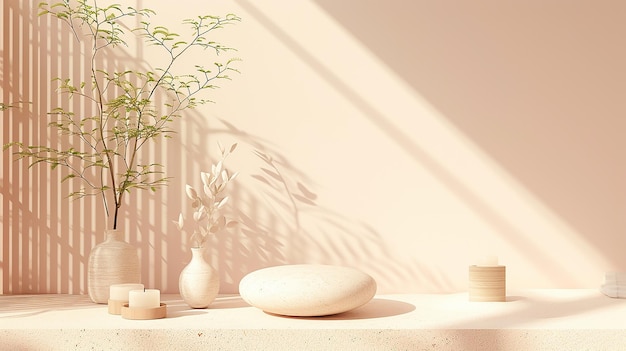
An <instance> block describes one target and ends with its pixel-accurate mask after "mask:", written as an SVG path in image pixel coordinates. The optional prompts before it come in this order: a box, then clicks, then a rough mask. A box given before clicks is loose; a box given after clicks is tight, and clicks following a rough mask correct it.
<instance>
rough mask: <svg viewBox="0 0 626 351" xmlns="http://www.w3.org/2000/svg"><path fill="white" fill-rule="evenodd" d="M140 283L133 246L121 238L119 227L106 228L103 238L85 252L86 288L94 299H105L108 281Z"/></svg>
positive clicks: (98, 300)
mask: <svg viewBox="0 0 626 351" xmlns="http://www.w3.org/2000/svg"><path fill="white" fill-rule="evenodd" d="M124 283H141V267H140V265H139V255H138V254H137V249H136V248H135V247H134V246H132V245H131V244H129V243H127V242H125V241H124V233H123V232H122V231H120V230H117V229H113V230H107V232H106V239H105V240H104V241H103V242H102V243H100V244H98V245H96V246H94V248H93V249H92V250H91V254H90V255H89V264H88V268H87V291H88V292H89V298H91V301H93V302H95V303H107V302H108V300H109V287H110V286H111V285H112V284H124Z"/></svg>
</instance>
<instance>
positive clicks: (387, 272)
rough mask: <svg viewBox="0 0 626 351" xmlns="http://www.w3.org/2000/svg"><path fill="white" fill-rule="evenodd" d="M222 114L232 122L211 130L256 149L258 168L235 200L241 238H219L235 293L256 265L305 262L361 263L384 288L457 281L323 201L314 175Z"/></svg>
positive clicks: (219, 250) (253, 164)
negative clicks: (398, 254) (402, 254)
mask: <svg viewBox="0 0 626 351" xmlns="http://www.w3.org/2000/svg"><path fill="white" fill-rule="evenodd" d="M220 121H221V123H222V124H223V125H224V126H225V129H212V130H205V131H204V133H208V134H209V135H214V136H215V135H220V134H225V135H229V137H234V138H235V139H236V140H238V141H241V142H243V143H245V144H247V146H248V147H249V148H250V150H251V153H252V154H254V156H255V158H252V159H251V160H250V161H248V162H249V166H250V168H251V169H253V170H254V171H251V173H250V174H249V179H248V180H249V182H247V183H246V184H238V185H237V186H236V188H238V189H239V190H238V191H237V193H236V196H235V197H234V198H233V201H232V203H233V204H234V206H235V208H233V210H234V216H235V217H236V218H237V220H238V221H239V222H240V226H239V231H238V236H239V238H237V237H234V238H233V237H230V238H229V239H227V240H226V241H218V242H217V245H216V247H215V249H214V250H213V252H214V253H215V254H217V255H227V256H229V257H227V258H226V259H220V264H225V265H226V267H224V269H223V268H220V269H219V270H220V271H221V272H222V274H224V275H226V277H225V278H226V286H225V289H226V291H228V292H236V291H237V285H238V282H239V281H240V280H241V278H242V277H243V276H244V275H245V274H247V273H248V272H250V271H253V270H256V269H259V268H263V267H266V266H271V265H278V264H298V263H317V264H334V265H345V266H353V267H358V268H359V269H361V270H363V271H364V272H366V273H368V274H370V275H372V277H374V279H375V280H376V281H377V283H378V285H379V286H380V287H385V286H401V285H402V282H406V281H412V282H420V281H422V282H425V281H428V282H429V284H432V285H435V286H437V288H439V289H442V290H444V289H449V288H450V286H451V284H450V282H449V281H447V280H446V278H445V277H444V276H443V274H440V272H436V271H434V270H433V269H432V268H429V267H426V266H424V265H421V264H419V263H418V262H417V261H415V260H414V261H411V262H408V263H407V262H403V263H404V264H403V265H399V264H397V263H395V261H394V256H393V254H392V252H390V250H388V249H387V247H386V244H385V242H384V240H383V239H382V238H381V236H380V234H379V233H377V232H376V231H375V230H373V229H372V228H371V227H369V226H368V225H367V224H365V223H361V222H358V221H355V220H352V219H350V218H346V217H345V216H344V215H342V214H341V213H337V212H336V211H334V210H332V209H331V208H328V207H324V206H321V205H319V204H318V201H317V200H318V199H317V195H316V194H315V191H314V187H313V186H311V185H310V184H311V183H313V182H314V181H313V180H312V179H309V178H308V176H307V175H306V174H304V173H302V172H301V171H299V170H298V168H297V167H296V166H294V165H293V164H292V163H291V162H290V161H289V160H288V159H286V158H285V157H284V156H283V155H282V153H281V152H280V151H279V150H277V149H276V148H275V147H272V146H271V143H269V142H267V141H265V140H263V139H262V138H259V137H258V136H255V135H251V134H249V133H247V132H245V131H242V130H240V129H239V128H237V127H236V126H235V125H233V124H231V123H229V122H228V121H225V120H220ZM197 127H201V126H197ZM239 179H240V180H242V179H241V177H240V178H239ZM231 240H232V241H231ZM220 267H222V266H220Z"/></svg>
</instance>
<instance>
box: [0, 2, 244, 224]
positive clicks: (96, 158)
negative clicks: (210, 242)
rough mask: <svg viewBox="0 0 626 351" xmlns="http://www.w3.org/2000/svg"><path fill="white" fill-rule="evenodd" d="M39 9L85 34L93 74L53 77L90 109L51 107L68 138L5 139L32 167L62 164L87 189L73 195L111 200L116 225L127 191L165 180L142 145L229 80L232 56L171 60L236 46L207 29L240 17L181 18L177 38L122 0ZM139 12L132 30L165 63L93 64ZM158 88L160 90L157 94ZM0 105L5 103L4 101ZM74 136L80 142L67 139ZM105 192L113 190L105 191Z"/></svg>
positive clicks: (166, 133)
mask: <svg viewBox="0 0 626 351" xmlns="http://www.w3.org/2000/svg"><path fill="white" fill-rule="evenodd" d="M39 9H40V12H39V15H51V16H52V17H54V18H56V19H58V20H60V21H62V22H64V23H65V24H67V26H68V27H69V29H70V30H71V32H72V33H73V35H74V37H75V38H76V40H78V41H84V40H89V43H90V48H91V51H90V53H89V55H90V62H91V67H90V79H89V80H88V81H82V82H73V81H72V80H71V79H69V78H57V79H56V82H57V83H58V88H57V91H58V92H59V93H60V94H63V95H65V96H67V97H68V99H81V100H82V101H83V102H84V104H85V106H86V108H85V110H86V111H93V113H91V114H88V115H83V114H78V113H76V112H74V111H71V110H69V109H66V108H63V107H56V108H54V109H52V110H51V111H50V113H49V114H50V115H51V116H56V119H55V120H53V121H51V122H50V123H49V126H50V127H51V128H53V129H56V131H57V132H58V133H59V135H62V136H66V137H67V138H68V141H69V142H68V143H65V144H64V146H61V147H53V146H40V145H25V144H23V143H20V142H13V143H9V144H7V145H5V146H4V148H5V149H7V148H11V147H16V148H18V151H16V152H15V155H16V156H17V158H18V159H21V158H30V159H31V160H32V161H31V164H30V167H32V166H34V165H36V164H39V163H48V164H50V165H51V166H52V168H53V169H56V168H57V167H59V166H61V168H64V169H66V170H67V171H68V174H67V175H66V176H65V177H63V181H66V180H70V179H80V180H82V181H83V183H84V185H85V187H84V188H81V189H80V190H78V191H74V192H72V193H70V194H69V196H70V197H73V198H81V197H84V196H91V195H101V197H102V200H103V203H104V207H105V210H106V213H107V215H109V213H110V207H111V206H110V204H109V201H112V206H113V209H114V213H113V228H117V220H118V215H119V209H120V207H121V206H122V204H123V199H124V195H125V194H127V193H130V191H131V190H132V189H141V190H152V191H156V190H157V189H158V188H159V187H161V186H163V185H165V184H167V181H168V178H167V177H165V176H164V175H163V173H164V172H163V171H162V168H163V165H161V164H160V163H158V162H148V163H145V164H139V163H138V158H139V151H140V149H141V148H142V147H143V146H144V145H146V143H148V142H149V141H156V140H157V139H158V138H160V137H165V138H168V137H171V134H173V133H174V130H173V129H172V127H171V123H172V122H174V121H175V120H176V118H178V117H181V113H182V112H183V111H184V110H185V109H189V108H194V107H197V106H198V105H200V104H205V103H207V102H210V100H208V99H206V98H204V97H203V96H202V93H203V92H204V91H205V90H207V89H215V88H217V87H218V86H217V84H216V81H218V80H223V79H230V76H229V73H230V72H238V71H237V69H235V68H234V67H232V65H233V63H235V62H236V61H238V59H237V58H230V59H227V60H226V61H225V62H215V63H213V67H212V68H211V69H208V68H206V67H205V66H202V65H194V67H193V69H192V70H191V71H190V72H187V73H185V74H176V73H175V72H174V67H175V64H176V62H178V61H179V59H180V58H181V57H183V56H184V55H185V54H188V53H190V52H191V50H192V49H195V48H198V49H201V50H206V49H210V50H212V51H213V52H214V53H215V54H216V55H219V54H220V53H223V52H227V51H233V50H234V49H233V48H230V47H227V46H223V45H221V44H219V43H216V42H214V41H212V40H210V34H212V33H211V32H212V31H214V30H217V29H221V28H224V27H225V26H227V25H231V24H233V23H235V22H238V21H240V18H239V17H237V16H235V15H232V14H229V15H226V16H225V17H220V16H198V17H197V18H195V19H186V20H184V21H183V23H184V24H186V25H188V26H189V27H190V28H191V34H190V35H188V36H184V37H183V36H181V35H180V34H178V33H174V32H172V31H170V30H169V29H167V28H166V27H163V26H155V27H153V26H152V24H151V23H150V22H149V21H148V20H147V19H148V18H149V17H150V16H151V15H155V12H154V11H152V10H150V9H135V8H133V7H122V5H119V4H113V5H109V6H103V7H99V6H98V5H97V2H96V1H95V0H93V1H88V0H75V1H70V0H63V1H61V2H57V3H54V4H51V5H50V4H48V3H45V2H43V3H40V4H39ZM135 16H137V17H142V18H143V20H142V21H140V23H141V26H140V27H139V28H135V29H132V30H130V33H133V34H135V35H138V36H139V37H141V38H143V39H144V42H145V43H147V44H149V45H155V46H157V47H159V48H161V49H162V50H164V51H165V52H166V54H167V55H165V57H166V62H165V64H164V66H163V67H164V68H155V69H154V70H144V71H139V70H122V71H109V70H105V69H103V68H101V67H99V66H98V62H101V60H99V59H98V58H99V57H100V56H101V55H103V54H104V53H106V52H107V51H106V50H111V49H114V48H116V47H117V46H119V45H122V46H127V42H126V40H125V36H126V35H127V34H128V33H126V31H125V28H126V27H125V26H124V24H123V20H125V19H126V18H129V17H135ZM159 94H161V95H159ZM157 96H165V97H166V98H167V101H166V102H165V103H163V105H162V106H159V105H157V104H156V97H157ZM0 108H2V109H4V108H5V105H1V106H0ZM75 140H79V141H80V143H81V145H80V146H76V145H71V146H69V145H67V144H69V143H70V142H71V141H75ZM107 193H108V194H110V196H109V197H107Z"/></svg>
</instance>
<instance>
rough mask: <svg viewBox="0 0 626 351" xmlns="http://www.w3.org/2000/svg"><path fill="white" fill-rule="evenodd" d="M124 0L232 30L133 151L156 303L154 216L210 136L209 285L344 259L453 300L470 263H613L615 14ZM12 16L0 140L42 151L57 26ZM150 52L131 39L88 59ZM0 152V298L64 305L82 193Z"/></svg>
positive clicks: (618, 78) (554, 273)
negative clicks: (232, 146)
mask: <svg viewBox="0 0 626 351" xmlns="http://www.w3.org/2000/svg"><path fill="white" fill-rule="evenodd" d="M135 3H137V4H138V5H137V6H140V7H144V6H145V7H150V8H152V9H154V10H156V11H157V13H158V15H157V16H155V17H153V21H154V22H164V23H166V25H168V26H171V27H176V26H177V23H179V21H180V20H181V19H184V18H187V17H190V16H194V15H196V14H200V13H212V14H225V13H228V12H233V13H236V14H238V15H239V16H241V17H242V19H243V21H242V22H241V23H240V24H238V25H236V26H234V27H230V28H228V30H227V31H224V32H223V33H221V34H220V37H219V39H220V40H221V41H222V42H225V43H227V44H229V45H231V46H234V47H236V48H238V49H239V51H238V53H237V56H239V57H241V58H242V59H243V60H244V61H243V62H241V64H240V65H239V68H240V70H241V72H242V74H241V75H239V76H236V77H234V80H233V81H232V82H229V83H226V84H223V86H222V89H219V90H217V91H215V92H214V93H212V94H213V95H212V96H211V98H212V99H213V100H215V101H216V102H217V103H216V104H214V105H208V106H204V107H202V108H200V109H197V110H195V111H192V112H190V113H188V114H187V115H186V116H185V118H184V119H183V121H182V123H181V124H179V134H178V135H177V136H176V137H175V139H174V140H173V141H168V142H163V143H160V144H158V145H157V146H156V147H155V148H153V149H151V150H149V154H152V155H155V154H158V155H159V156H160V157H162V159H161V162H162V163H164V164H165V165H166V167H167V173H168V175H169V176H171V177H173V180H172V181H171V183H170V185H169V187H168V188H167V189H164V190H162V191H160V192H158V193H157V194H148V193H137V194H135V195H134V196H132V197H130V198H129V199H128V200H127V204H126V206H125V208H126V210H125V212H124V218H125V219H124V222H123V227H124V229H125V230H126V232H127V237H128V240H129V241H130V242H131V243H133V244H135V245H136V246H137V247H138V248H139V249H140V253H141V257H142V267H143V279H144V283H145V284H146V286H150V287H155V288H160V289H162V290H163V291H166V292H176V291H177V281H178V273H179V272H180V270H181V269H182V267H183V266H184V265H185V263H186V262H187V260H188V259H189V256H190V253H189V250H188V245H187V243H186V239H184V236H182V235H181V234H180V233H179V232H178V231H177V230H176V228H175V226H174V225H173V224H172V221H171V220H173V219H175V218H176V217H177V214H178V212H179V211H180V210H181V208H182V206H184V205H185V204H186V203H185V202H184V201H185V199H184V194H183V187H184V184H185V183H191V184H198V183H199V181H200V179H199V177H198V172H199V171H200V170H201V169H206V167H207V166H208V165H209V164H210V162H211V160H212V159H214V157H215V155H216V152H215V149H216V147H215V145H216V144H215V142H216V141H217V140H220V141H221V142H222V143H224V144H228V143H230V142H233V141H236V142H239V143H240V148H239V149H238V150H237V152H236V154H234V155H233V157H232V159H231V160H230V161H231V162H230V166H231V168H232V169H233V170H239V171H241V173H242V175H241V177H240V178H239V179H238V180H237V183H236V188H235V191H234V193H233V201H232V202H231V203H230V205H231V208H230V209H229V211H230V213H231V214H233V215H234V216H236V217H237V218H238V219H239V220H240V222H241V223H242V224H241V226H240V227H239V229H238V230H236V231H234V232H231V233H221V234H220V235H219V236H218V237H216V238H214V240H213V241H212V242H211V245H210V250H209V253H210V255H211V256H210V257H211V260H212V262H213V264H214V265H215V267H216V268H217V269H219V271H220V273H221V275H222V285H223V289H222V290H223V292H233V291H236V289H237V284H238V281H239V279H241V277H242V276H243V275H245V274H246V273H247V272H249V271H251V270H254V269H257V268H260V267H264V266H268V265H276V264H285V263H301V262H306V263H328V264H344V265H351V266H356V267H358V268H360V269H362V270H363V271H365V272H367V273H370V274H371V275H372V276H374V277H375V279H376V280H377V281H378V283H379V292H451V291H463V290H464V289H465V287H466V280H467V266H468V265H469V264H471V263H474V262H476V260H477V258H478V257H480V256H482V255H498V256H499V257H500V262H501V263H503V264H505V265H507V270H508V272H507V274H508V282H507V283H508V286H509V288H535V287H541V288H553V287H556V288H566V287H572V288H573V287H588V288H594V287H597V286H598V285H599V284H600V283H601V281H602V279H603V273H604V271H607V270H615V269H616V270H622V271H625V270H626V255H623V253H622V248H623V247H624V246H625V245H626V236H625V235H624V234H623V232H624V228H626V216H624V213H626V196H625V195H626V182H624V181H623V179H624V178H625V176H626V164H625V162H624V159H623V154H622V151H623V150H624V148H625V146H626V138H623V137H622V135H621V134H622V133H624V132H625V131H626V117H625V116H626V105H625V104H624V103H623V96H624V94H625V93H626V85H625V83H624V82H626V68H625V67H626V66H625V65H624V62H626V49H625V46H624V45H623V43H624V37H625V34H626V23H625V22H624V21H623V20H622V18H621V17H620V16H621V14H623V13H624V11H626V3H624V2H621V1H610V0H602V1H565V0H555V1H538V0H537V1H513V0H510V1H482V0H481V1H473V2H468V1H402V0H391V1H374V0H367V1H365V0H358V1H357V0H354V1H331V0H298V1H282V0H263V1H250V0H235V1H225V0H224V1H211V2H206V3H204V2H198V1H192V0H179V1H176V2H175V4H176V5H172V4H173V2H166V1H162V2H148V1H137V2H133V5H134V4H135ZM32 5H33V4H32V3H30V2H28V1H17V0H8V1H5V2H3V5H2V9H1V11H2V16H3V17H2V46H1V47H0V50H1V52H0V59H1V61H0V64H1V65H2V71H1V72H2V73H1V74H2V75H1V76H0V78H1V80H2V94H1V96H2V98H1V99H2V101H16V100H22V101H31V102H32V104H29V105H24V106H23V107H22V108H18V109H13V110H11V111H9V112H4V116H3V128H2V143H5V142H8V141H11V140H15V139H20V140H23V139H29V140H30V141H31V142H32V143H42V142H46V141H47V140H49V141H50V142H56V140H57V139H56V137H55V136H51V135H48V134H47V132H48V131H47V130H46V128H45V125H46V120H45V117H44V116H45V112H46V111H48V110H49V109H50V107H51V106H55V104H56V103H57V101H61V99H60V98H58V97H57V96H56V95H55V94H54V92H52V91H50V88H49V86H50V84H49V83H48V82H49V80H50V79H51V78H52V77H56V76H68V75H72V76H73V77H78V78H79V77H80V76H81V67H82V66H81V62H82V59H81V56H80V53H79V50H76V45H75V44H74V42H73V41H72V39H71V37H70V36H69V34H67V33H66V32H65V31H63V30H61V27H59V26H58V23H56V22H54V21H52V20H50V19H46V18H37V17H36V16H35V15H34V13H35V10H34V9H33V8H32ZM193 59H194V60H196V61H197V60H204V59H206V58H205V57H204V56H203V55H197V56H196V57H194V58H193ZM209 59H210V60H213V58H209ZM158 62H159V56H158V53H156V52H154V51H153V49H150V48H148V49H141V50H140V49H138V48H136V47H134V46H131V47H130V48H128V49H127V50H126V51H125V52H122V53H121V54H120V55H119V56H118V57H111V58H109V61H107V62H106V64H107V65H110V66H111V67H113V66H118V67H131V66H132V65H133V64H139V65H152V66H158ZM190 62H193V61H190ZM254 150H259V151H261V152H263V153H265V154H267V155H269V156H271V158H272V161H271V162H266V161H264V160H262V159H260V158H258V157H257V156H255V155H254V153H253V151H254ZM2 157H3V158H2V163H1V164H0V166H1V172H2V180H1V183H0V191H1V196H2V208H1V217H0V221H1V223H2V234H3V236H2V242H1V244H0V245H1V252H2V256H1V258H0V260H1V267H2V268H1V271H0V274H1V275H2V282H3V284H2V290H1V291H2V292H4V293H27V292H64V293H66V292H69V293H84V292H85V280H86V277H85V274H86V273H85V264H86V259H87V257H88V254H89V249H90V248H91V247H92V246H93V245H95V244H96V243H97V242H99V241H101V240H102V237H103V234H102V232H103V230H104V228H105V226H106V221H105V219H104V218H103V217H102V215H101V210H100V205H99V202H98V201H96V199H94V200H88V201H78V202H69V201H67V200H66V199H64V196H65V195H66V194H67V191H68V190H69V189H70V185H62V186H60V185H59V179H60V178H61V176H60V175H59V174H58V173H56V172H51V171H50V170H49V169H47V168H45V167H39V168H34V169H32V170H31V171H27V169H26V164H25V163H22V162H18V163H12V162H11V156H10V155H9V154H8V153H6V152H5V153H3V155H2Z"/></svg>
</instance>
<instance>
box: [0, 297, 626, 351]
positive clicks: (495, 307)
mask: <svg viewBox="0 0 626 351" xmlns="http://www.w3.org/2000/svg"><path fill="white" fill-rule="evenodd" d="M507 295H508V296H507V301H506V302H469V301H468V294H467V293H457V294H397V295H377V296H375V297H374V298H373V299H372V300H371V301H370V302H369V303H367V304H365V305H364V306H362V307H360V308H357V309H355V310H352V311H349V312H346V313H342V314H339V315H333V316H326V317H283V316H277V315H272V314H267V313H264V312H263V311H261V310H259V309H257V308H255V307H252V306H249V305H248V304H247V303H245V301H243V299H241V297H239V296H237V295H229V296H225V295H221V296H218V298H217V299H216V300H215V301H214V302H213V303H212V304H211V306H210V308H208V309H203V310H197V309H192V308H190V307H189V306H188V305H187V304H185V303H184V302H183V300H182V299H181V298H180V296H178V295H162V297H161V302H164V303H166V304H167V308H168V311H167V317H166V318H163V319H156V320H137V321H134V320H126V319H123V318H121V316H117V315H111V314H109V313H108V311H107V306H106V305H101V304H94V303H92V302H91V301H90V300H89V297H88V296H86V295H84V296H81V295H14V296H0V349H2V350H5V349H6V350H239V351H242V350H243V351H245V350H258V351H263V350H391V351H393V350H507V351H509V350H510V351H517V350H573V351H575V350H626V328H624V326H626V299H612V298H609V297H607V296H605V295H604V294H602V293H601V292H599V291H598V290H597V289H575V290H522V291H509V292H508V294H507Z"/></svg>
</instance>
